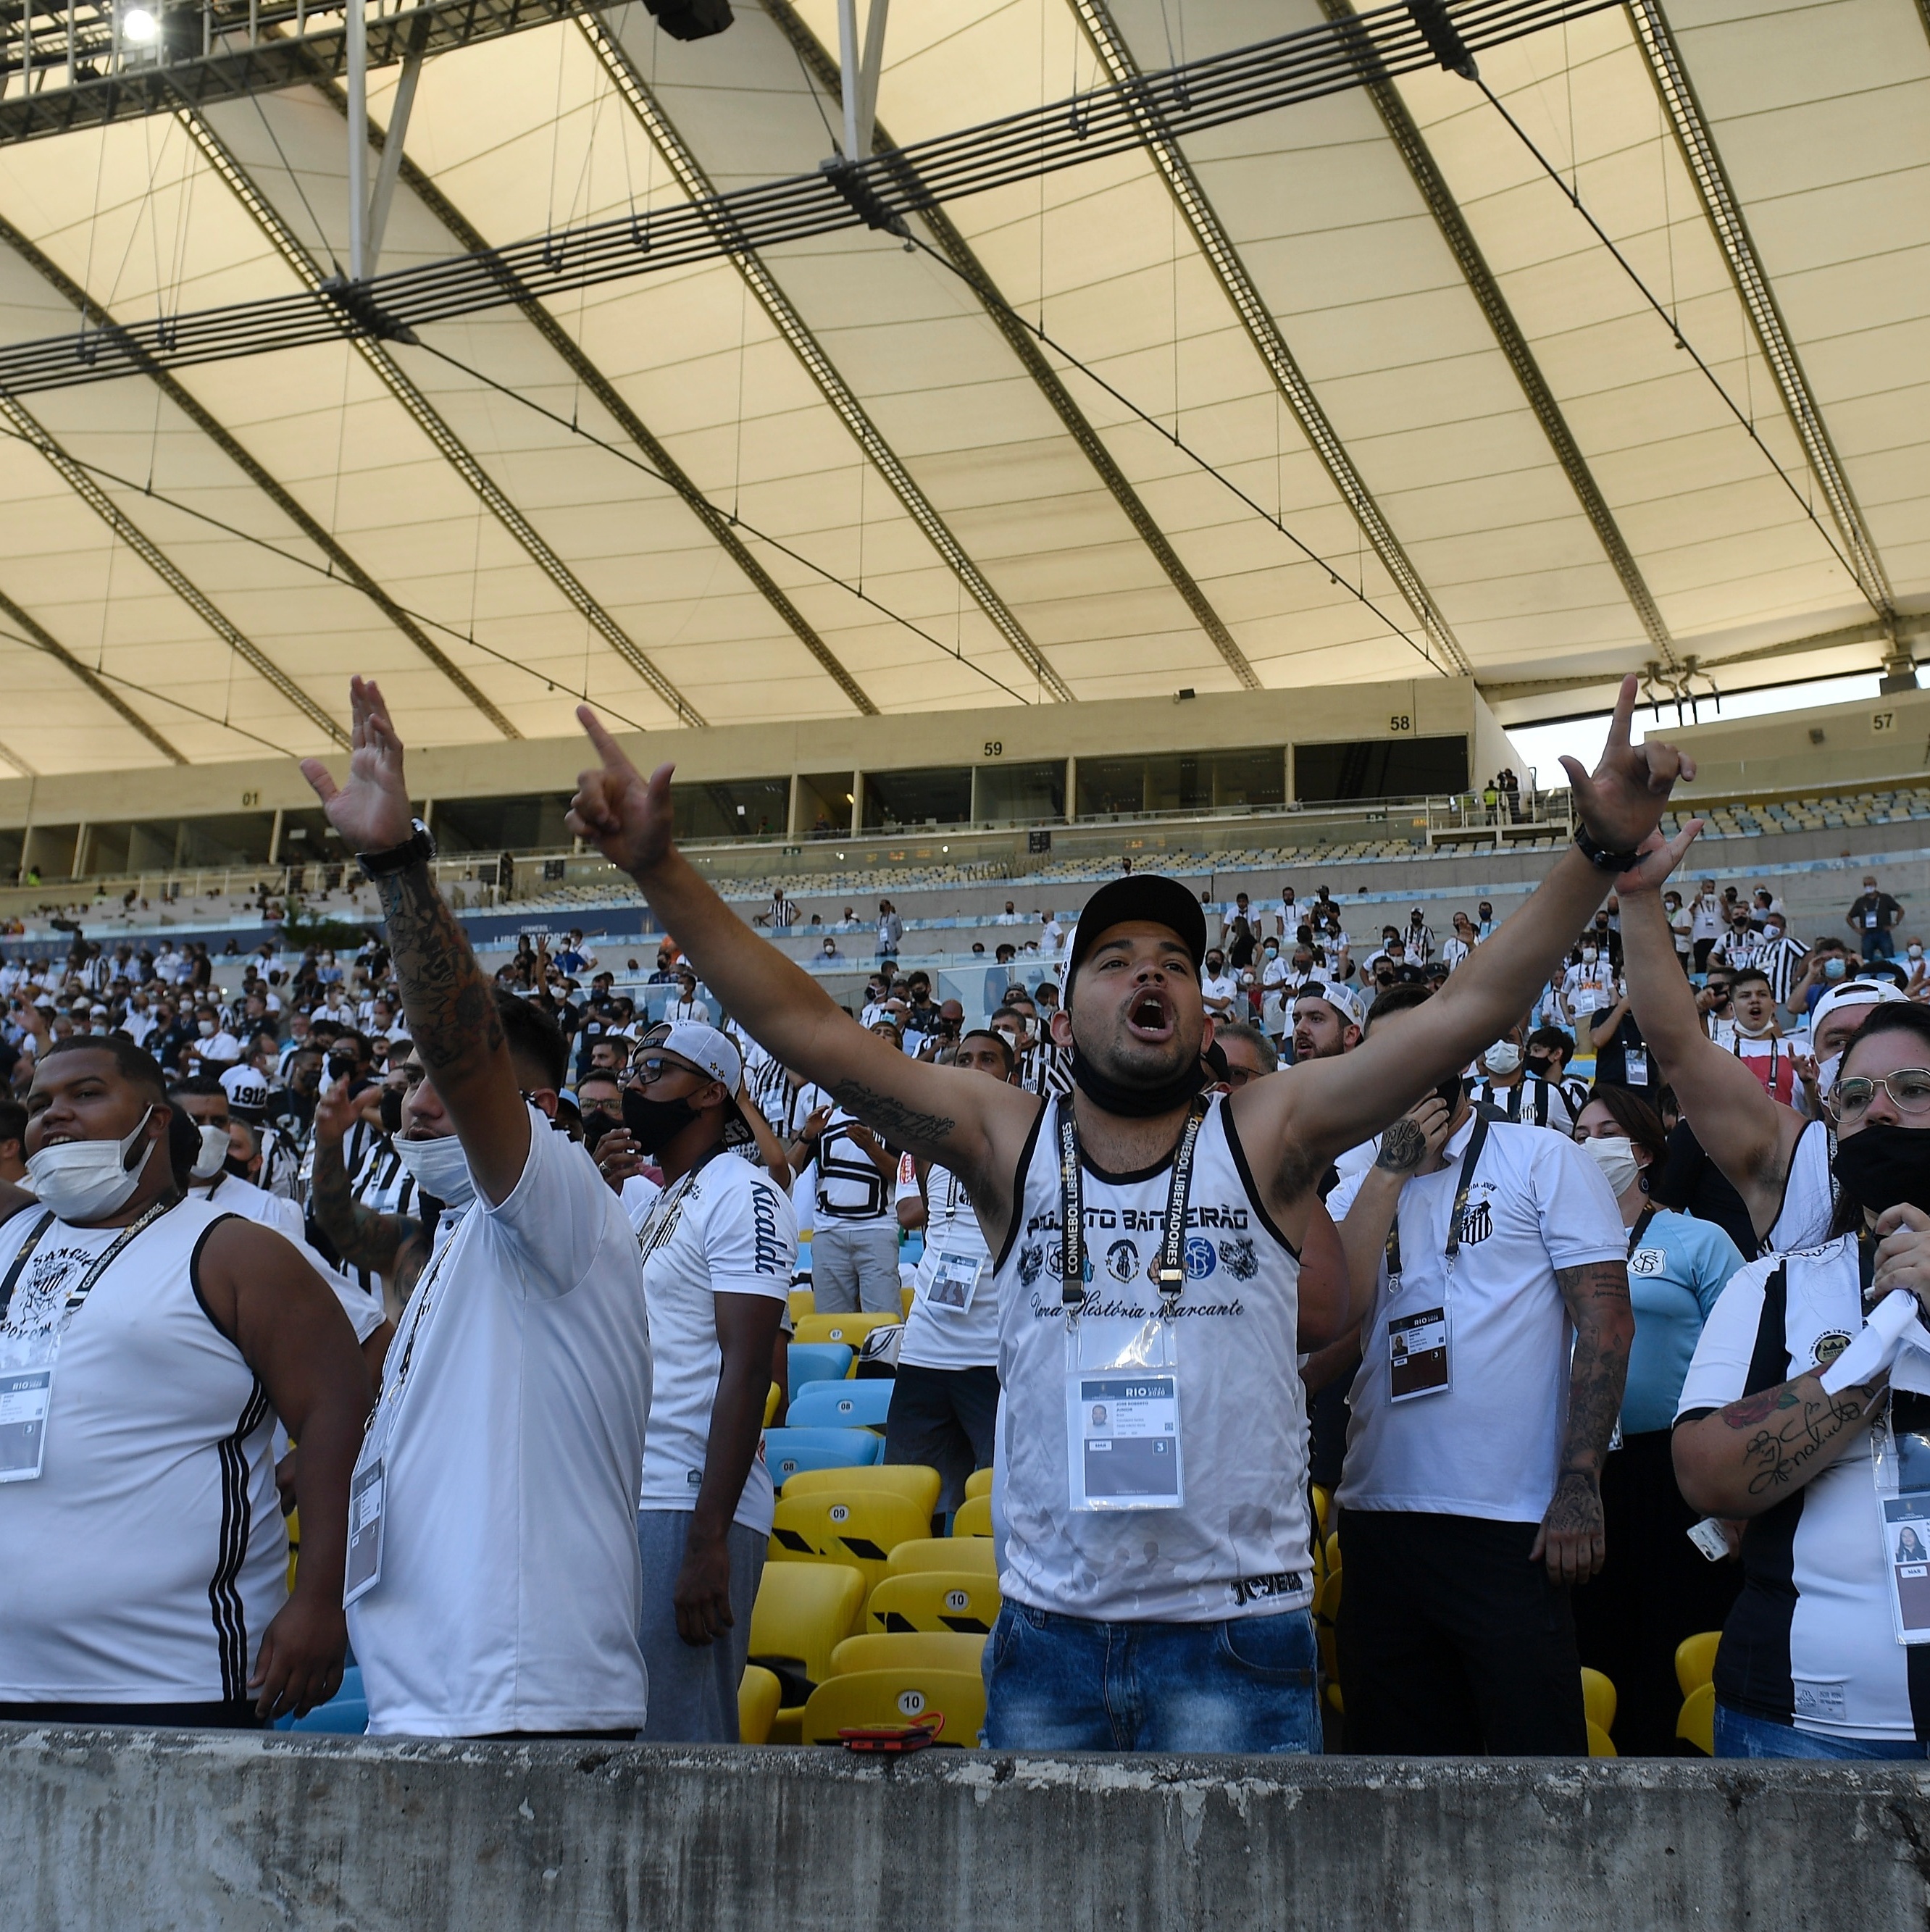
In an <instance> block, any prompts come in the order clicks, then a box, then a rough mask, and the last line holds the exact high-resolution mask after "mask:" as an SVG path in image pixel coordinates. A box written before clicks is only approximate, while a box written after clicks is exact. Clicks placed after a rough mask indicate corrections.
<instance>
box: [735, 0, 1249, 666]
mask: <svg viewBox="0 0 1930 1932" xmlns="http://www.w3.org/2000/svg"><path fill="white" fill-rule="evenodd" d="M764 10H765V11H766V12H767V13H769V14H770V17H771V18H772V20H773V21H775V22H776V24H777V26H778V28H779V31H781V32H782V34H784V36H785V38H786V39H787V40H789V41H790V43H791V46H793V47H794V48H795V49H797V53H798V55H799V56H800V58H802V59H803V61H804V62H806V64H807V65H808V66H809V68H810V70H811V71H812V74H813V76H814V77H815V79H816V80H817V81H818V85H819V86H821V87H823V88H824V89H825V91H826V92H827V93H829V94H830V95H831V97H832V98H833V100H839V98H840V89H842V86H843V76H842V74H841V73H840V72H839V68H838V65H837V63H836V62H835V61H833V59H832V58H831V57H830V53H829V52H827V50H826V49H825V48H824V46H823V45H822V44H821V43H820V41H819V40H818V37H817V35H816V34H814V33H812V31H811V29H810V28H809V27H807V26H806V25H805V24H804V23H803V20H802V19H800V17H799V15H798V13H797V9H796V7H794V6H793V5H791V0H764ZM872 151H874V152H875V153H877V154H890V153H891V152H892V151H893V143H892V141H891V139H890V136H889V135H887V133H885V131H884V127H883V125H882V124H881V123H880V122H879V121H878V120H877V119H876V118H875V116H874V118H873V120H872ZM908 186H910V187H912V188H913V193H912V195H911V197H910V198H911V199H916V200H917V201H919V202H920V204H921V205H920V208H919V213H918V219H919V220H920V221H922V222H923V223H924V224H925V226H926V229H928V230H929V232H930V233H931V236H932V239H933V240H934V241H935V242H937V243H938V247H939V248H940V249H941V251H943V252H944V255H945V256H946V257H947V260H950V263H951V265H952V266H953V268H954V269H956V270H957V271H958V272H959V275H960V276H961V277H962V278H963V280H964V281H965V285H966V287H968V288H969V289H970V290H971V292H972V293H973V294H974V295H975V296H977V298H978V300H979V302H980V306H981V307H982V308H983V309H984V311H985V313H986V315H987V316H988V317H989V318H990V319H991V321H992V326H994V327H995V329H997V330H998V332H999V334H1000V335H1002V336H1004V338H1005V341H1006V342H1007V345H1008V346H1009V347H1010V349H1011V350H1012V353H1013V355H1015V356H1017V358H1018V359H1019V363H1020V365H1021V366H1022V368H1024V370H1025V373H1026V374H1027V375H1028V376H1029V377H1031V379H1032V380H1033V382H1034V383H1035V384H1037V387H1038V389H1039V392H1040V395H1043V397H1044V398H1045V399H1046V401H1047V403H1049V404H1050V405H1051V407H1052V413H1053V414H1054V415H1055V416H1057V417H1058V419H1059V421H1060V422H1061V424H1062V425H1064V428H1065V431H1066V433H1067V435H1069V436H1070V437H1071V438H1072V439H1073V441H1074V442H1075V443H1077V444H1078V445H1079V449H1080V452H1081V453H1082V455H1084V456H1085V459H1086V460H1087V461H1088V463H1091V465H1092V466H1093V468H1094V470H1096V471H1097V472H1098V475H1099V480H1100V481H1101V482H1102V483H1103V484H1105V485H1106V488H1107V490H1109V492H1110V493H1112V499H1113V501H1114V502H1116V503H1117V504H1118V505H1119V507H1120V508H1121V510H1122V511H1124V512H1125V515H1126V518H1127V521H1128V522H1129V523H1131V525H1132V526H1133V529H1135V530H1136V532H1138V533H1139V540H1140V541H1142V543H1143V544H1145V546H1146V547H1147V548H1148V550H1151V552H1152V553H1153V556H1154V561H1155V562H1157V563H1158V565H1159V566H1160V568H1161V569H1162V570H1163V571H1165V572H1166V577H1167V580H1168V581H1169V582H1170V583H1172V586H1173V588H1174V589H1175V590H1177V591H1178V592H1179V594H1180V595H1181V598H1183V599H1184V601H1185V604H1186V607H1187V609H1188V610H1190V611H1191V612H1192V613H1193V617H1194V619H1195V620H1196V622H1198V624H1199V627H1200V628H1201V629H1202V630H1203V631H1205V633H1206V634H1207V636H1208V637H1210V638H1211V640H1212V641H1213V645H1214V649H1217V651H1218V652H1219V653H1220V655H1221V656H1222V657H1223V658H1225V659H1226V662H1227V664H1229V666H1230V667H1232V672H1233V675H1234V676H1235V677H1237V678H1238V679H1239V680H1240V682H1241V684H1242V685H1244V686H1245V687H1246V688H1247V689H1248V690H1249V691H1257V690H1258V689H1259V688H1260V680H1259V674H1258V673H1256V671H1255V670H1254V669H1253V666H1252V664H1250V663H1249V662H1248V661H1247V654H1246V652H1244V651H1243V650H1242V649H1241V648H1240V646H1239V644H1238V641H1237V640H1235V637H1234V636H1233V634H1232V631H1229V629H1228V628H1226V623H1225V622H1224V620H1223V619H1222V618H1221V616H1220V613H1219V612H1218V611H1217V610H1215V609H1214V607H1213V605H1212V603H1211V600H1210V599H1209V598H1208V596H1207V595H1206V593H1205V591H1203V590H1202V589H1201V588H1200V587H1199V583H1198V582H1197V581H1196V579H1195V578H1194V577H1193V573H1192V571H1190V570H1188V569H1187V567H1186V565H1185V564H1184V562H1181V559H1180V556H1179V553H1178V551H1177V550H1175V549H1174V548H1173V547H1172V543H1171V541H1169V538H1167V536H1166V532H1165V531H1163V529H1160V526H1159V525H1158V523H1157V522H1155V521H1154V517H1153V514H1152V512H1151V511H1150V510H1148V508H1146V505H1145V502H1144V501H1143V500H1142V499H1141V497H1140V495H1139V491H1138V490H1136V489H1135V488H1134V487H1133V485H1132V484H1131V482H1130V481H1129V480H1128V478H1127V475H1126V472H1124V470H1123V469H1121V468H1120V467H1119V466H1118V463H1116V462H1115V460H1113V456H1112V451H1111V450H1109V449H1108V448H1107V447H1106V443H1105V440H1104V439H1103V437H1101V436H1100V434H1099V432H1098V431H1097V430H1096V429H1094V428H1093V426H1092V425H1091V423H1090V422H1088V420H1087V419H1086V416H1085V412H1084V411H1083V410H1082V409H1081V408H1080V407H1079V404H1077V403H1076V401H1073V395H1072V392H1071V391H1070V389H1067V387H1066V386H1065V384H1064V383H1063V382H1061V380H1059V374H1058V371H1057V370H1056V369H1055V368H1053V367H1052V364H1051V363H1050V362H1049V361H1048V360H1047V359H1046V357H1045V356H1043V355H1042V354H1041V353H1040V350H1039V348H1038V346H1037V344H1035V343H1034V341H1033V340H1032V338H1031V336H1030V335H1028V334H1027V333H1026V332H1025V329H1023V328H1022V327H1021V326H1019V323H1018V321H1017V320H1016V317H1014V316H1013V313H1012V309H1011V305H1010V304H1009V303H1008V302H1007V301H1006V299H1005V298H1004V296H1003V295H1002V294H1001V293H1000V291H999V289H998V284H996V283H995V281H993V280H992V275H991V274H990V272H989V270H987V269H986V266H985V265H984V263H982V262H981V261H980V260H979V259H978V257H977V254H975V253H974V251H973V249H972V247H971V244H970V243H969V242H967V241H966V239H965V237H964V236H963V235H962V234H961V233H959V229H958V226H957V224H956V223H954V222H953V220H952V218H951V217H950V215H948V214H947V213H946V212H945V211H944V209H943V208H941V207H940V206H939V205H938V204H937V203H936V202H929V203H927V202H926V199H925V197H924V196H923V195H922V193H918V192H917V190H916V187H915V184H913V183H909V182H908Z"/></svg>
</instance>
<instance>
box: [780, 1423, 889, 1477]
mask: <svg viewBox="0 0 1930 1932" xmlns="http://www.w3.org/2000/svg"><path fill="white" fill-rule="evenodd" d="M883 1454H884V1437H883V1436H874V1435H873V1434H872V1432H871V1431H870V1430H869V1429H767V1430H765V1431H764V1460H765V1462H766V1463H767V1464H768V1465H769V1466H770V1479H771V1481H773V1482H774V1483H775V1484H776V1485H777V1486H778V1487H779V1489H782V1487H784V1483H785V1478H787V1477H788V1476H793V1475H796V1474H797V1472H798V1471H799V1470H800V1469H861V1468H863V1467H865V1466H867V1465H869V1464H870V1463H875V1462H876V1461H878V1459H879V1457H881V1456H882V1455H883Z"/></svg>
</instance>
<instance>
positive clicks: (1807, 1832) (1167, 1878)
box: [0, 1727, 1930, 1932]
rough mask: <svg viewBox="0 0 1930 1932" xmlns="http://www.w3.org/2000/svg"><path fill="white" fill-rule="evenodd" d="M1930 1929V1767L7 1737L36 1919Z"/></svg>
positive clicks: (5, 1912)
mask: <svg viewBox="0 0 1930 1932" xmlns="http://www.w3.org/2000/svg"><path fill="white" fill-rule="evenodd" d="M1926 1923H1930V1772H1925V1770H1924V1769H1922V1768H1919V1767H1910V1766H1894V1765H1872V1766H1833V1765H1832V1766H1796V1765H1789V1764H1736V1765H1706V1764H1677V1763H1651V1764H1642V1763H1634V1762H1632V1761H1631V1762H1626V1763H1616V1762H1613V1761H1601V1762H1595V1763H1559V1764H1552V1763H1551V1764H1541V1763H1487V1762H1482V1761H1474V1762H1460V1763H1436V1764H1427V1765H1418V1764H1411V1763H1394V1762H1391V1761H1385V1760H1363V1759H1329V1760H1319V1759H1316V1760H1311V1761H1308V1760H1298V1761H1280V1760H1268V1759H1260V1758H1179V1757H1175V1758H1142V1759H1121V1758H1104V1757H1065V1758H1054V1757H1001V1756H998V1755H996V1754H992V1753H989V1752H988V1753H980V1752H970V1753H967V1752H959V1751H927V1752H925V1753H923V1754H920V1755H919V1756H917V1757H913V1758H910V1759H908V1760H904V1761H903V1762H902V1763H892V1762H890V1761H884V1760H859V1759H856V1758H854V1757H850V1756H848V1755H847V1754H843V1753H841V1752H833V1751H780V1750H763V1751H722V1750H689V1751H678V1750H674V1749H669V1748H630V1747H626V1748H617V1749H611V1748H606V1747H603V1746H600V1745H599V1746H593V1745H533V1746H512V1745H425V1744H408V1743H402V1742H373V1741H370V1740H365V1739H299V1740H297V1739H290V1738H271V1739H261V1738H257V1737H245V1738H214V1739H209V1738H208V1737H206V1736H200V1737H194V1738H187V1737H179V1736H168V1735H165V1734H157V1733H104V1732H99V1731H92V1732H89V1731H53V1730H23V1729H20V1728H17V1727H16V1728H10V1729H6V1730H0V1924H4V1925H5V1926H8V1927H20V1928H22V1932H26V1928H29V1927H32V1928H35V1932H39V1928H44V1927H62V1928H70V1927H86V1928H93V1927H100V1928H104V1932H106V1929H107V1928H112V1932H147V1928H155V1932H160V1929H161V1928H166V1929H167V1932H198V1928H202V1927H220V1928H223V1932H227V1929H228V1928H247V1932H256V1928H268V1927H275V1928H298V1932H305V1928H310V1927H313V1928H317V1932H322V1928H326V1932H344V1928H353V1932H389V1928H398V1932H400V1928H402V1927H408V1928H410V1932H431V1928H433V1932H443V1928H454V1932H498V1928H503V1932H507V1929H508V1928H517V1932H522V1929H523V1928H528V1927H548V1926H558V1927H571V1928H581V1932H602V1928H605V1927H611V1928H614V1927H650V1928H665V1932H668V1928H683V1927H690V1928H693V1932H695V1928H701V1932H870V1928H873V1927H876V1928H890V1932H925V1928H940V1927H942V1928H947V1932H949V1929H950V1928H958V1932H1142V1928H1144V1929H1145V1932H1154V1928H1157V1932H1178V1928H1181V1927H1186V1928H1195V1927H1214V1928H1216V1932H1217V1928H1220V1927H1226V1928H1227V1932H1246V1928H1249V1927H1267V1928H1295V1927H1309V1928H1311V1927H1319V1928H1321V1932H1353V1928H1361V1932H1391V1928H1403V1929H1404V1928H1412V1932H1460V1928H1468V1932H1512V1928H1517V1927H1519V1928H1524V1932H1525V1928H1529V1927H1533V1928H1535V1932H1545V1928H1549V1927H1561V1928H1563V1932H1594V1928H1597V1927H1601V1928H1608V1927H1614V1928H1617V1932H1625V1929H1626V1928H1648V1927H1673V1926H1694V1927H1709V1928H1735V1932H1742V1928H1745V1927H1747V1928H1751V1932H1790V1928H1798V1927H1823V1926H1829V1927H1855V1928H1856V1932H1890V1928H1897V1932H1901V1928H1903V1927H1911V1928H1921V1927H1923V1926H1925V1924H1926Z"/></svg>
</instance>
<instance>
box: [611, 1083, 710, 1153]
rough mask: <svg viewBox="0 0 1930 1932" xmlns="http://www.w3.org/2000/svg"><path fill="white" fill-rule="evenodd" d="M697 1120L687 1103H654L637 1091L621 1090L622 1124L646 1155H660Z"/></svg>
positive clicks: (674, 1101) (671, 1101)
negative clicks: (634, 1137) (633, 1136)
mask: <svg viewBox="0 0 1930 1932" xmlns="http://www.w3.org/2000/svg"><path fill="white" fill-rule="evenodd" d="M696 1118H697V1109H695V1107H693V1106H692V1105H691V1104H690V1103H689V1101H688V1100H651V1099H650V1098H649V1097H647V1095H645V1094H644V1093H643V1092H642V1091H641V1090H640V1089H638V1088H635V1087H626V1088H624V1089H623V1124H624V1126H625V1127H628V1128H629V1130H630V1132H631V1133H632V1134H634V1135H635V1136H636V1141H637V1145H638V1146H639V1147H640V1148H642V1149H643V1151H644V1153H646V1154H660V1153H661V1152H662V1151H663V1150H664V1148H666V1147H668V1145H670V1143H671V1142H672V1141H674V1139H676V1138H677V1136H678V1135H679V1134H680V1133H683V1130H684V1129H685V1128H686V1127H689V1124H691V1122H692V1121H694V1120H695V1119H696Z"/></svg>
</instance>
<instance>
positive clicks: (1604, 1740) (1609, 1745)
mask: <svg viewBox="0 0 1930 1932" xmlns="http://www.w3.org/2000/svg"><path fill="white" fill-rule="evenodd" d="M1588 1754H1589V1757H1619V1755H1620V1754H1619V1752H1618V1751H1616V1748H1615V1745H1614V1741H1613V1739H1611V1738H1610V1736H1609V1735H1608V1733H1607V1732H1606V1731H1604V1730H1603V1729H1602V1728H1601V1726H1600V1725H1599V1724H1597V1723H1596V1722H1595V1720H1594V1719H1593V1718H1589V1721H1588Z"/></svg>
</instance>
